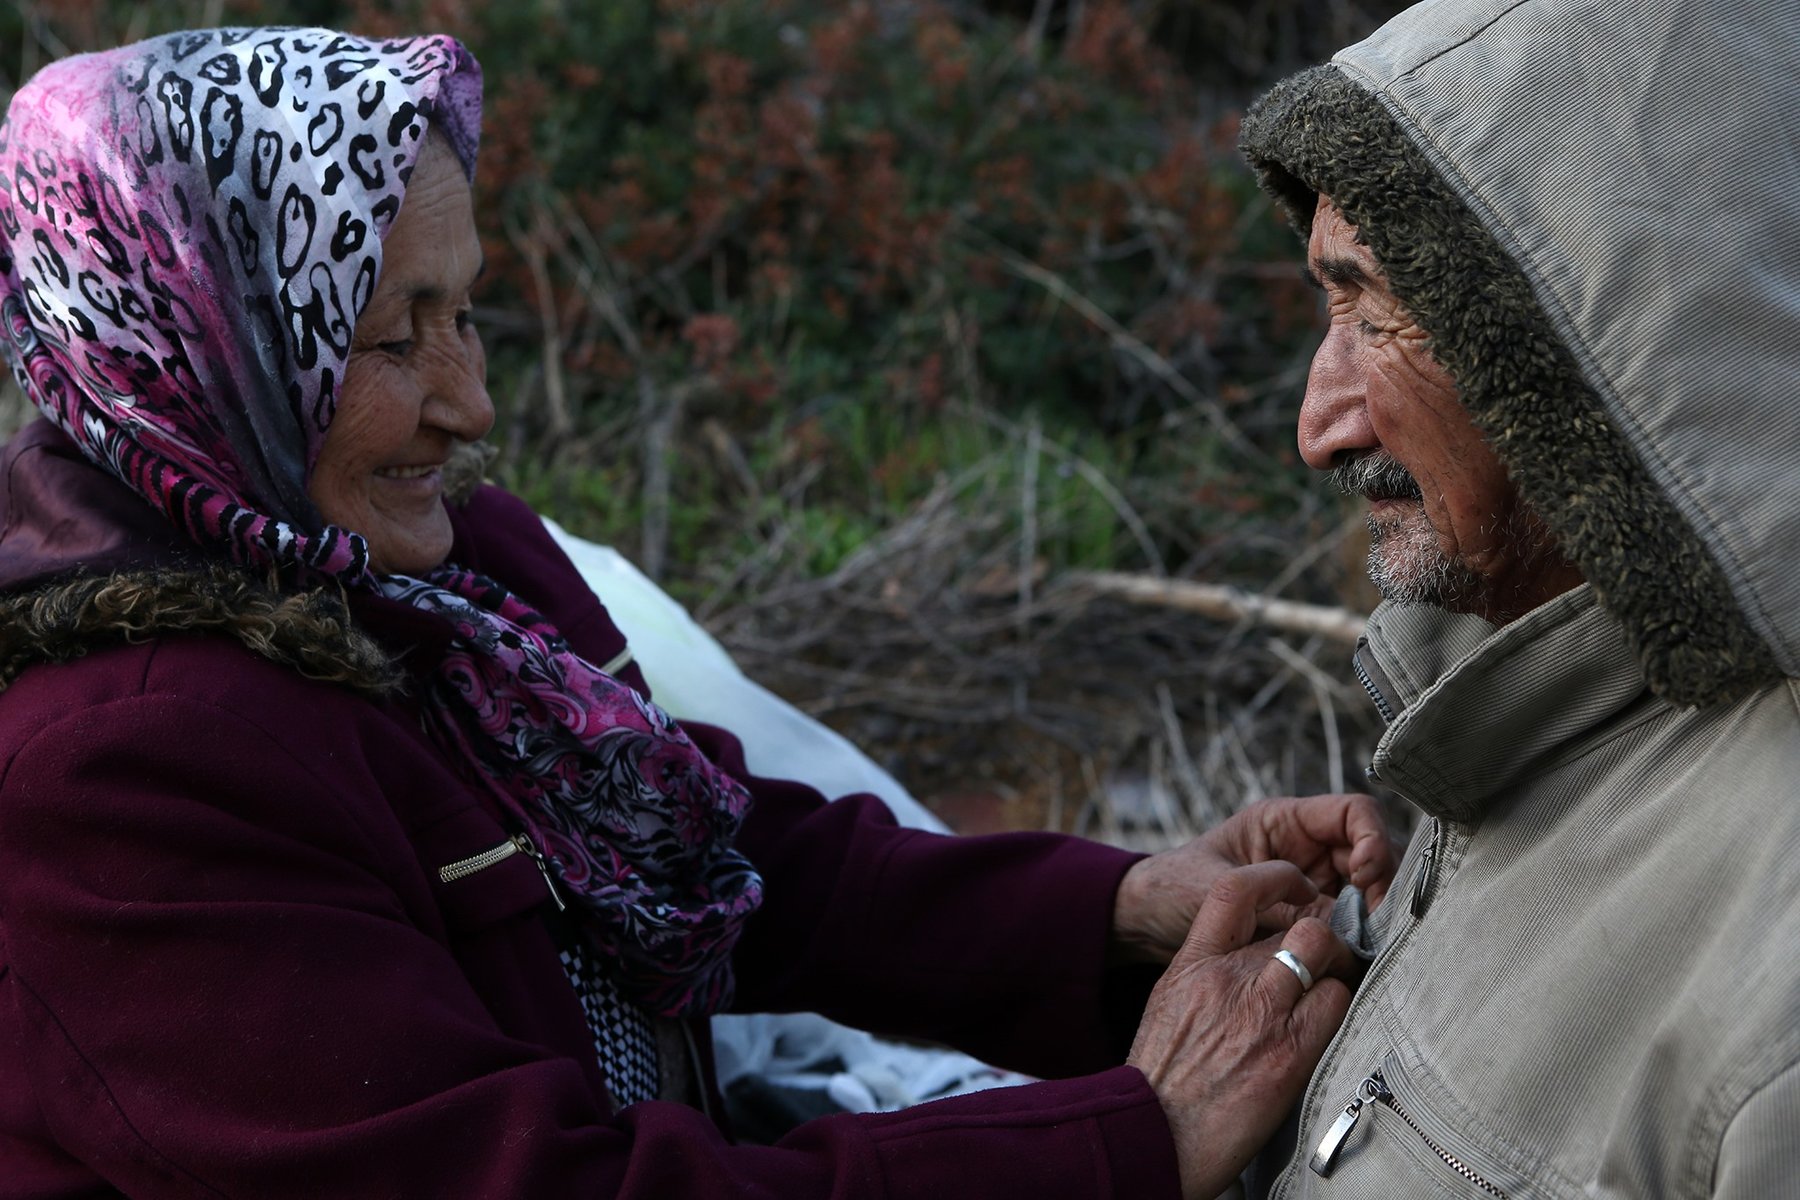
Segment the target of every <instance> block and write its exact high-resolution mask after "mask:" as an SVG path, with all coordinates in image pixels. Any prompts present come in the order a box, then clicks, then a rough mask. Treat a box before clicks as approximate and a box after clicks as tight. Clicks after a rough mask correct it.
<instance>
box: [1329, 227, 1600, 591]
mask: <svg viewBox="0 0 1800 1200" xmlns="http://www.w3.org/2000/svg"><path fill="white" fill-rule="evenodd" d="M1307 266H1308V269H1309V270H1310V272H1311V274H1312V276H1313V278H1314V279H1316V280H1317V281H1318V282H1319V284H1320V286H1321V287H1323V288H1324V289H1325V297H1326V301H1327V303H1328V306H1329V309H1330V321H1331V324H1330V328H1329V329H1328V330H1327V332H1326V334H1325V341H1324V343H1323V344H1322V345H1320V347H1319V350H1318V353H1317V354H1315V355H1314V356H1313V363H1312V372H1311V374H1310V375H1309V376H1308V378H1307V381H1306V402H1305V404H1304V405H1303V406H1302V408H1301V410H1300V455H1301V457H1302V458H1304V459H1305V460H1306V462H1307V465H1308V466H1311V467H1314V468H1316V469H1318V470H1321V471H1325V470H1329V471H1331V472H1332V476H1333V480H1334V482H1336V483H1337V484H1338V485H1339V486H1340V487H1341V488H1343V490H1344V491H1346V492H1349V493H1352V494H1355V495H1360V496H1363V497H1364V498H1365V499H1367V500H1368V502H1369V532H1370V535H1371V537H1370V546H1369V576H1370V578H1371V579H1373V580H1374V582H1375V585H1376V587H1378V588H1379V589H1380V591H1381V594H1382V595H1383V596H1386V597H1387V598H1389V599H1391V600H1403V601H1409V602H1413V603H1424V604H1438V605H1442V606H1443V607H1445V608H1449V609H1452V610H1453V611H1456V612H1472V613H1476V614H1478V615H1480V616H1483V617H1486V618H1487V619H1488V620H1490V621H1492V622H1494V623H1495V624H1505V623H1506V622H1507V621H1510V620H1512V619H1513V618H1514V617H1517V616H1521V615H1523V614H1524V613H1526V612H1529V611H1530V610H1531V609H1533V608H1536V607H1537V606H1538V605H1539V604H1542V603H1543V602H1544V601H1546V600H1549V599H1550V598H1551V597H1553V596H1557V595H1560V594H1561V593H1563V592H1565V591H1568V590H1569V589H1570V588H1572V587H1574V586H1576V585H1577V584H1579V583H1580V582H1581V575H1580V573H1579V572H1578V571H1577V570H1576V569H1575V567H1574V566H1573V565H1572V564H1571V563H1569V562H1568V561H1567V560H1566V559H1564V558H1563V557H1562V555H1561V554H1560V552H1559V551H1558V550H1557V548H1556V544H1555V541H1554V540H1553V539H1552V538H1551V537H1550V535H1549V532H1548V531H1547V530H1546V529H1545V528H1544V526H1543V524H1542V522H1540V521H1539V520H1538V518H1537V515H1536V514H1535V513H1534V512H1532V511H1531V510H1530V509H1529V508H1528V507H1527V506H1526V505H1525V503H1524V501H1523V500H1522V499H1520V497H1519V494H1518V491H1517V489H1515V488H1514V487H1513V485H1512V481H1511V480H1510V479H1509V478H1508V477H1507V474H1506V468H1505V467H1503V466H1501V464H1500V460H1499V459H1498V458H1497V457H1496V456H1495V455H1494V452H1493V450H1492V448H1491V447H1489V445H1488V443H1487V439H1486V438H1484V437H1483V436H1482V435H1481V432H1480V431H1479V430H1478V429H1476V428H1475V425H1474V422H1472V421H1471V420H1470V419H1469V415H1468V413H1467V412H1465V411H1464V410H1463V406H1462V404H1461V402H1460V401H1459V400H1458V399H1457V394H1456V385H1455V383H1454V382H1452V380H1451V378H1450V376H1449V374H1448V373H1446V372H1445V371H1444V369H1443V368H1442V367H1440V366H1438V365H1437V363H1436V362H1435V361H1433V359H1432V357H1431V351H1430V347H1429V344H1428V342H1427V340H1426V336H1425V331H1424V330H1422V329H1420V328H1419V327H1418V325H1417V324H1415V323H1414V321H1413V319H1412V317H1411V315H1410V314H1408V313H1407V311H1406V310H1405V309H1404V308H1402V307H1401V305H1400V302H1399V301H1398V300H1397V299H1395V297H1394V294H1393V292H1392V291H1391V290H1389V288H1388V284H1387V277H1386V275H1385V274H1384V273H1383V272H1382V269H1381V264H1379V263H1377V262H1376V261H1375V256H1374V254H1372V253H1371V252H1370V251H1369V248H1368V247H1367V246H1364V245H1363V244H1362V243H1360V242H1358V241H1357V240H1356V227H1355V226H1353V225H1351V224H1350V222H1349V221H1347V220H1345V218H1344V215H1343V214H1342V213H1340V212H1339V211H1338V209H1337V206H1336V205H1335V204H1333V203H1332V202H1331V201H1330V200H1329V199H1327V198H1326V197H1324V196H1320V197H1319V205H1318V209H1317V211H1316V212H1315V214H1314V217H1313V229H1312V240H1311V242H1310V243H1309V244H1308V246H1307Z"/></svg>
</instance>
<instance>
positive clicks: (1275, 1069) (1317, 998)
mask: <svg viewBox="0 0 1800 1200" xmlns="http://www.w3.org/2000/svg"><path fill="white" fill-rule="evenodd" d="M1317 895H1318V889H1317V888H1316V887H1315V886H1314V885H1313V883H1312V881H1311V880H1309V879H1308V878H1307V877H1306V876H1305V875H1304V874H1303V873H1302V872H1301V871H1300V869H1299V868H1298V867H1295V866H1293V865H1292V864H1290V863H1285V862H1267V863H1259V864H1257V865H1255V866H1249V867H1242V868H1239V869H1238V870H1235V871H1230V872H1227V873H1226V874H1224V875H1222V876H1220V877H1219V879H1218V881H1217V882H1216V883H1214V884H1213V887H1212V891H1211V893H1210V894H1209V895H1208V896H1207V898H1206V902H1205V903H1204V904H1203V905H1202V906H1201V909H1200V913H1199V915H1198V916H1197V917H1196V918H1195V920H1194V924H1193V927H1192V928H1191V929H1190V930H1189V931H1188V935H1187V939H1186V941H1185V942H1184V943H1183V944H1182V946H1181V949H1180V950H1179V952H1177V954H1176V955H1175V961H1174V962H1173V963H1171V964H1170V966H1169V969H1168V971H1167V972H1166V973H1165V974H1164V975H1163V977H1162V979H1161V980H1160V981H1159V982H1158V983H1157V985H1156V987H1155V989H1154V990H1153V991H1152V992H1151V993H1150V1003H1149V1005H1148V1006H1147V1007H1146V1008H1145V1009H1144V1019H1143V1022H1142V1023H1141V1024H1140V1025H1139V1026H1138V1032H1137V1038H1136V1040H1135V1041H1134V1042H1133V1043H1132V1047H1131V1055H1130V1057H1129V1058H1128V1059H1127V1060H1126V1061H1127V1062H1129V1063H1130V1064H1131V1065H1132V1066H1134V1067H1137V1068H1138V1069H1139V1070H1140V1071H1142V1072H1143V1073H1144V1075H1145V1077H1146V1078H1148V1079H1149V1081H1150V1086H1151V1087H1152V1088H1154V1089H1155V1091H1156V1096H1157V1099H1158V1100H1160V1101H1162V1107H1163V1113H1164V1114H1165V1115H1166V1116H1167V1117H1168V1120H1169V1131H1170V1133H1171V1134H1173V1135H1174V1139H1175V1154H1176V1158H1177V1160H1178V1162H1179V1163H1180V1168H1181V1190H1182V1195H1183V1196H1185V1197H1188V1200H1203V1198H1210V1197H1213V1196H1217V1195H1218V1194H1219V1193H1220V1192H1222V1191H1224V1190H1225V1189H1226V1188H1227V1187H1228V1186H1230V1184H1231V1181H1232V1180H1233V1179H1235V1178H1236V1177H1237V1175H1238V1173H1239V1172H1240V1171H1242V1170H1243V1169H1244V1166H1245V1164H1247V1163H1248V1162H1249V1161H1250V1158H1251V1156H1252V1155H1253V1154H1255V1153H1256V1151H1257V1149H1258V1148H1259V1147H1260V1146H1262V1144H1263V1143H1264V1142H1266V1141H1267V1140H1268V1139H1269V1137H1270V1135H1271V1134H1273V1133H1274V1132H1275V1129H1276V1127H1277V1126H1278V1125H1279V1124H1280V1123H1281V1120H1282V1118H1283V1117H1284V1116H1285V1115H1286V1113H1287V1112H1288V1110H1289V1109H1290V1108H1292V1107H1293V1105H1294V1103H1295V1102H1296V1101H1297V1100H1298V1099H1299V1097H1300V1092H1301V1089H1302V1088H1304V1087H1305V1085H1306V1081H1307V1079H1308V1077H1310V1076H1311V1074H1312V1069H1313V1067H1314V1066H1315V1065H1316V1064H1317V1063H1318V1061H1319V1057H1320V1055H1322V1054H1323V1053H1324V1052H1325V1046H1326V1044H1327V1043H1328V1042H1329V1041H1330V1040H1331V1037H1332V1035H1333V1034H1334V1033H1336V1032H1337V1028H1338V1026H1339V1025H1341V1024H1342V1023H1343V1020H1344V1014H1345V1013H1346V1012H1347V1011H1349V1008H1350V988H1349V986H1348V985H1347V983H1346V982H1345V981H1346V979H1349V978H1353V977H1354V973H1355V972H1356V971H1358V970H1360V966H1361V964H1360V963H1359V962H1358V960H1357V959H1356V958H1355V956H1353V955H1352V954H1351V953H1350V951H1349V950H1348V949H1347V948H1345V946H1344V944H1343V943H1342V942H1340V941H1339V940H1338V939H1337V938H1336V937H1335V936H1333V934H1332V932H1331V931H1330V930H1329V929H1328V928H1326V926H1325V924H1324V923H1323V922H1322V921H1319V920H1317V919H1315V918H1311V917H1307V918H1303V919H1301V920H1300V921H1298V922H1296V923H1295V924H1294V926H1293V928H1291V929H1289V930H1288V931H1287V932H1286V933H1285V934H1282V935H1277V936H1275V937H1269V938H1264V939H1263V940H1261V941H1254V940H1253V939H1254V938H1255V937H1256V932H1257V929H1258V926H1259V924H1260V923H1261V921H1262V915H1263V914H1264V913H1265V912H1267V910H1269V909H1271V908H1273V907H1276V906H1279V905H1288V906H1293V905H1301V906H1303V905H1305V904H1307V903H1309V902H1310V901H1311V900H1312V899H1314V898H1315V897H1316V896H1317ZM1282 949H1285V950H1287V951H1288V952H1289V953H1291V954H1292V955H1294V957H1296V958H1297V959H1299V961H1300V962H1301V964H1302V965H1304V966H1305V967H1306V969H1307V970H1309V971H1310V972H1311V973H1312V975H1313V978H1314V983H1313V985H1312V987H1311V988H1310V989H1309V988H1306V987H1304V986H1303V985H1302V982H1301V980H1300V976H1299V974H1298V972H1296V971H1294V970H1293V969H1292V968H1290V967H1288V966H1287V965H1286V964H1285V963H1283V962H1280V961H1279V960H1277V959H1276V958H1275V952H1276V951H1277V950H1282Z"/></svg>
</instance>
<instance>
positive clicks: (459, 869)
mask: <svg viewBox="0 0 1800 1200" xmlns="http://www.w3.org/2000/svg"><path fill="white" fill-rule="evenodd" d="M515 854H523V855H525V856H526V857H527V858H530V859H531V860H532V861H533V862H535V863H536V864H537V869H538V871H539V872H540V873H541V874H542V875H543V877H544V886H546V887H548V888H549V889H550V899H552V900H554V901H556V911H557V912H567V911H568V910H569V906H568V905H567V904H565V903H563V898H562V892H560V891H558V890H557V887H556V877H555V876H554V875H552V874H551V873H550V860H549V859H547V858H545V857H544V853H543V851H541V850H539V849H538V848H537V847H536V846H534V845H532V842H531V839H530V838H528V837H526V836H525V835H524V834H522V833H515V834H513V835H512V836H511V837H509V838H507V839H506V840H505V841H504V842H501V843H500V844H499V845H498V846H494V847H492V848H491V849H488V850H483V851H482V852H481V853H480V854H472V855H470V856H469V857H468V858H459V859H457V860H456V861H455V862H453V863H445V864H444V865H443V866H441V867H439V868H438V878H439V879H440V880H442V881H443V882H445V883H455V882H456V881H457V880H459V879H467V878H468V877H469V876H471V875H473V874H475V872H477V871H485V870H487V869H488V868H489V867H491V866H494V865H495V864H497V863H503V862H505V861H506V860H507V859H509V858H511V857H512V856H513V855H515Z"/></svg>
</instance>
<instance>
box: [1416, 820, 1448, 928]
mask: <svg viewBox="0 0 1800 1200" xmlns="http://www.w3.org/2000/svg"><path fill="white" fill-rule="evenodd" d="M1443 835H1444V827H1443V822H1441V821H1439V820H1438V819H1437V818H1436V817H1433V818H1431V836H1430V837H1429V838H1427V839H1426V841H1425V848H1424V849H1423V850H1421V851H1419V875H1418V878H1416V879H1414V880H1413V890H1412V915H1413V920H1415V921H1416V920H1418V919H1419V918H1420V917H1423V916H1424V915H1425V910H1426V909H1427V908H1429V907H1431V886H1432V884H1434V883H1436V882H1437V866H1438V840H1439V839H1440V838H1441V837H1443Z"/></svg>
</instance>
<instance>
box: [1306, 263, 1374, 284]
mask: <svg viewBox="0 0 1800 1200" xmlns="http://www.w3.org/2000/svg"><path fill="white" fill-rule="evenodd" d="M1304 273H1305V275H1306V278H1307V279H1308V280H1309V281H1310V282H1311V283H1312V285H1313V286H1314V287H1316V288H1323V287H1324V286H1325V284H1326V283H1327V282H1329V283H1332V284H1335V285H1337V286H1338V287H1341V288H1366V287H1368V286H1369V283H1370V279H1369V273H1368V272H1367V271H1365V270H1363V266H1362V264H1361V263H1359V262H1357V261H1356V260H1355V259H1353V258H1321V259H1320V260H1319V261H1318V262H1317V263H1307V264H1306V266H1305V268H1304ZM1320 276H1324V279H1320Z"/></svg>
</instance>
